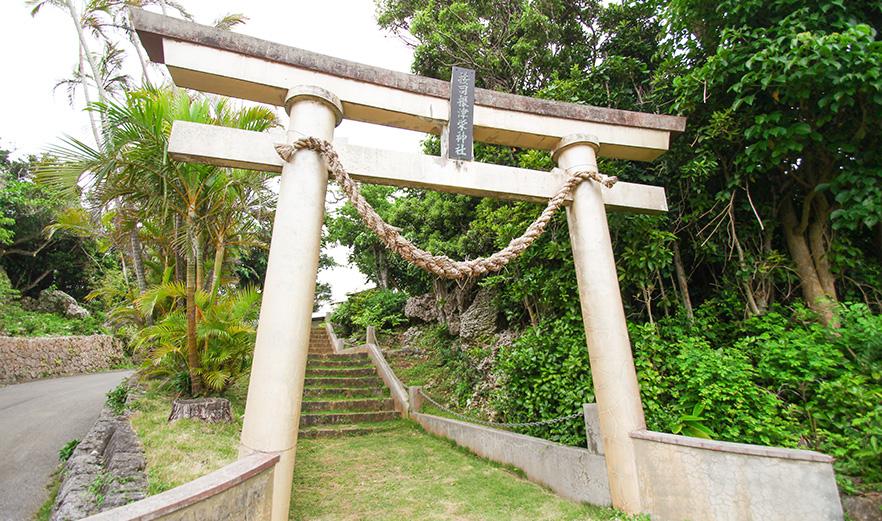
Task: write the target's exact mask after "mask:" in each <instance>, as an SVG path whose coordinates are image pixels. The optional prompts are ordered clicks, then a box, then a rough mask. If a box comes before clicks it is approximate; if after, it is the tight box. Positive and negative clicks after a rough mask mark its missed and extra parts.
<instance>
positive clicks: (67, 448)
mask: <svg viewBox="0 0 882 521" xmlns="http://www.w3.org/2000/svg"><path fill="white" fill-rule="evenodd" d="M79 444H80V440H78V439H76V438H74V439H72V440H68V442H67V443H65V444H64V446H63V447H61V448H60V449H58V461H60V462H62V463H64V462H66V461H67V460H69V459H70V457H71V456H72V455H73V451H74V449H76V448H77V445H79Z"/></svg>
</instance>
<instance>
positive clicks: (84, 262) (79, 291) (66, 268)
mask: <svg viewBox="0 0 882 521" xmlns="http://www.w3.org/2000/svg"><path fill="white" fill-rule="evenodd" d="M10 154H11V152H10V151H7V150H3V149H0V268H3V269H5V271H6V273H7V275H8V276H9V278H10V279H11V281H12V284H13V286H14V287H15V288H17V289H18V290H20V291H21V292H24V293H26V294H37V293H39V292H40V291H41V290H43V289H45V288H47V287H48V286H50V285H55V286H56V287H58V289H61V290H62V291H64V292H66V293H69V294H70V295H73V296H74V297H75V298H80V297H82V296H83V295H85V294H86V293H87V292H88V288H89V286H90V285H91V282H92V281H91V278H92V275H93V272H94V262H93V261H92V257H93V256H94V255H95V254H96V251H95V250H96V247H95V243H94V241H91V240H89V239H85V238H80V237H77V236H75V235H73V234H70V233H65V232H62V233H55V234H49V233H46V227H47V226H49V225H51V224H52V223H53V221H54V219H55V216H56V215H57V214H58V213H59V212H62V211H64V210H65V209H67V208H69V207H70V206H72V205H73V206H75V205H77V203H76V200H75V199H72V198H70V197H67V196H65V195H64V194H62V193H59V192H58V191H57V190H52V189H51V188H48V187H45V186H41V185H39V184H36V183H34V179H33V174H32V172H31V170H32V168H33V164H34V163H35V162H36V158H34V157H30V158H28V159H27V160H13V159H11V158H10Z"/></svg>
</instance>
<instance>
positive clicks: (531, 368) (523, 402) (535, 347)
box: [497, 315, 594, 445]
mask: <svg viewBox="0 0 882 521" xmlns="http://www.w3.org/2000/svg"><path fill="white" fill-rule="evenodd" d="M497 371H498V372H499V374H500V377H501V380H500V384H501V387H500V389H501V390H500V393H499V394H498V397H497V404H498V405H497V407H498V409H499V411H500V412H501V413H503V416H504V418H505V419H504V421H505V422H518V423H521V422H532V421H539V420H549V419H552V418H557V417H560V416H568V415H570V414H573V413H575V412H579V411H581V410H582V404H583V403H588V402H593V401H594V387H593V383H592V380H591V371H590V369H589V363H588V352H587V350H586V349H585V332H584V329H583V326H582V321H581V319H580V318H579V317H577V316H573V315H567V316H565V317H563V318H561V319H557V320H548V321H545V322H542V323H540V324H539V325H538V326H536V327H534V328H530V329H527V331H525V332H524V334H523V335H522V336H521V337H520V338H518V339H517V340H516V341H515V342H514V343H513V344H512V345H510V346H507V347H505V346H504V347H501V348H500V350H499V352H498V353H497ZM521 432H524V433H526V434H531V435H533V436H541V437H543V438H546V439H550V440H554V441H559V442H561V443H567V444H570V445H584V444H585V423H584V420H582V418H581V417H578V418H575V419H572V420H567V421H563V422H559V423H554V424H550V425H544V426H538V427H531V428H528V429H523V430H521Z"/></svg>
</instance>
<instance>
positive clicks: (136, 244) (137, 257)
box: [129, 223, 153, 326]
mask: <svg viewBox="0 0 882 521" xmlns="http://www.w3.org/2000/svg"><path fill="white" fill-rule="evenodd" d="M129 239H130V244H131V247H132V264H133V268H134V270H135V280H136V281H137V282H138V295H143V294H144V292H145V291H147V274H146V273H145V271H144V255H143V252H142V251H141V239H140V238H139V237H138V226H137V224H136V223H132V230H131V231H130V232H129ZM144 321H145V322H146V323H147V325H148V326H152V325H153V314H152V312H151V313H148V314H146V315H145V316H144Z"/></svg>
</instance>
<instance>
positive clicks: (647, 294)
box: [640, 284, 655, 324]
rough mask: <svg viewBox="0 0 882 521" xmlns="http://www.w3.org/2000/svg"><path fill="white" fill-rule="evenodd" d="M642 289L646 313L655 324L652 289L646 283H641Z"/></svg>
mask: <svg viewBox="0 0 882 521" xmlns="http://www.w3.org/2000/svg"><path fill="white" fill-rule="evenodd" d="M640 291H641V292H642V293H643V303H644V304H646V313H647V314H648V315H649V323H650V324H655V320H654V319H653V318H652V290H651V289H649V286H647V285H645V284H641V285H640Z"/></svg>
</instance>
